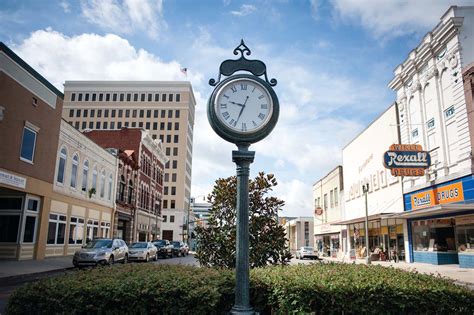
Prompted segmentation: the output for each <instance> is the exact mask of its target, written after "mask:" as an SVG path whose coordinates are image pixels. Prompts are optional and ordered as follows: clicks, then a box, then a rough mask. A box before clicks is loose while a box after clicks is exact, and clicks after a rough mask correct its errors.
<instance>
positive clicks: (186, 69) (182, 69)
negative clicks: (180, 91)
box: [181, 68, 188, 77]
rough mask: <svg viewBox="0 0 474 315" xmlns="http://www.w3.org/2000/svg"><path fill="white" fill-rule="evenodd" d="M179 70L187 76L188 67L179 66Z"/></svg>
mask: <svg viewBox="0 0 474 315" xmlns="http://www.w3.org/2000/svg"><path fill="white" fill-rule="evenodd" d="M181 72H182V73H183V74H184V75H185V76H186V77H187V76H188V68H181Z"/></svg>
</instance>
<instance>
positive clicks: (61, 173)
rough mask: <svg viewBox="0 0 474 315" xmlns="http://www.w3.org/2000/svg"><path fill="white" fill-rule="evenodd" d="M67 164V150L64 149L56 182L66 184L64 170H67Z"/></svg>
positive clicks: (60, 157) (60, 154)
mask: <svg viewBox="0 0 474 315" xmlns="http://www.w3.org/2000/svg"><path fill="white" fill-rule="evenodd" d="M66 162H67V151H66V148H62V149H61V153H59V165H58V177H57V178H56V181H57V182H58V183H61V184H64V169H65V168H66Z"/></svg>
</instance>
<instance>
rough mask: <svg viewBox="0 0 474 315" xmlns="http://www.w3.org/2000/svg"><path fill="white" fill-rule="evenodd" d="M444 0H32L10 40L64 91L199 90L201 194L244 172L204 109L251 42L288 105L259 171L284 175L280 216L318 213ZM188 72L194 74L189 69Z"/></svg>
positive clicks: (0, 12)
mask: <svg viewBox="0 0 474 315" xmlns="http://www.w3.org/2000/svg"><path fill="white" fill-rule="evenodd" d="M469 3H470V1H464V0H462V1H458V2H456V3H451V2H449V1H443V0H417V1H407V0H403V1H392V0H384V1H381V0H327V1H325V0H294V1H291V0H286V1H285V0H257V1H234V0H214V1H210V0H201V1H195V0H175V1H172V0H162V1H161V0H154V1H152V0H58V1H49V0H31V1H27V0H25V1H14V0H2V1H1V2H0V41H2V42H4V43H5V44H6V45H8V46H9V47H10V48H11V49H12V50H13V51H15V52H16V53H17V54H18V55H19V56H20V57H21V58H23V59H24V60H25V61H26V62H27V63H29V64H30V65H31V66H32V67H33V68H34V69H36V70H37V71H38V72H39V73H40V74H42V75H43V76H44V77H45V78H46V79H48V80H49V81H50V82H51V83H53V84H54V85H55V86H56V87H57V88H58V89H59V90H60V91H63V83H64V82H65V81H66V80H157V81H162V80H180V81H183V80H184V81H190V82H191V84H192V86H193V90H194V93H195V97H196V101H197V104H196V121H195V126H194V144H193V173H192V189H191V190H192V191H191V194H192V195H193V196H196V197H199V196H203V195H207V194H208V193H210V191H211V189H212V187H213V185H214V182H215V180H216V179H218V178H221V177H228V176H231V175H234V174H235V164H233V163H232V158H231V151H232V150H235V145H233V144H231V143H228V142H225V141H224V140H222V139H221V138H219V137H218V136H217V135H216V134H215V133H214V132H213V130H212V129H211V127H210V125H209V123H208V120H207V116H206V106H207V101H208V98H209V96H210V94H211V92H212V89H213V87H211V86H209V84H208V81H209V79H211V78H215V79H217V75H218V70H219V65H220V63H221V62H222V61H223V60H225V59H234V58H235V56H234V55H233V54H232V51H233V49H234V48H235V47H237V46H238V44H239V43H240V40H241V39H244V41H245V43H246V45H247V46H248V47H249V48H250V50H251V51H252V54H251V55H250V56H249V57H248V58H249V59H259V60H262V61H264V62H265V64H266V65H267V73H268V76H269V78H276V79H277V80H278V84H277V85H276V86H275V87H274V90H275V92H276V94H277V96H278V98H279V101H280V118H279V121H278V123H277V125H276V127H275V129H274V130H273V132H272V133H271V134H270V135H269V136H268V137H267V138H266V139H264V140H262V141H260V142H258V143H256V144H254V145H252V146H251V147H250V149H251V150H254V151H256V156H255V161H254V163H253V164H252V165H251V174H250V175H251V177H254V176H256V174H257V173H258V172H260V171H264V172H266V173H273V174H275V176H276V178H277V180H278V183H279V184H278V186H277V187H276V188H275V189H274V191H273V192H272V194H273V195H275V196H278V197H279V198H281V199H283V200H284V201H285V202H286V205H285V207H284V209H283V212H282V214H281V215H285V216H312V211H313V210H312V209H313V201H312V199H313V198H312V186H313V184H314V183H315V182H316V181H318V180H319V179H320V178H321V177H323V176H325V175H326V174H327V173H328V172H329V171H330V170H332V169H333V168H334V167H336V166H337V165H339V164H341V163H342V148H343V147H344V146H345V145H346V144H347V143H348V142H350V141H351V140H352V139H353V138H354V137H356V136H357V134H358V133H360V132H361V131H362V130H363V129H364V128H365V127H366V126H367V125H368V124H369V123H370V122H371V121H372V120H374V119H375V118H377V116H378V115H380V114H381V113H382V112H383V111H384V110H385V109H386V108H387V107H389V106H390V105H391V104H392V103H393V102H394V101H395V95H394V93H393V91H391V90H390V89H389V88H388V87H387V84H388V82H389V81H390V80H391V79H392V78H393V70H394V69H395V67H396V66H397V65H399V64H400V63H402V62H403V61H404V60H405V59H406V57H407V55H408V53H409V52H410V51H411V50H412V49H414V48H415V47H416V46H417V45H418V44H419V43H420V41H421V39H422V38H423V36H424V35H425V34H426V32H428V31H430V30H431V29H433V28H434V27H435V26H436V25H437V24H438V23H439V19H440V17H441V15H442V14H443V13H444V12H445V11H446V10H447V9H448V8H449V6H450V5H453V4H456V5H463V4H464V5H466V4H469ZM471 3H472V2H471ZM181 68H187V69H188V70H187V76H185V75H184V74H183V73H182V72H181V71H180V69H181Z"/></svg>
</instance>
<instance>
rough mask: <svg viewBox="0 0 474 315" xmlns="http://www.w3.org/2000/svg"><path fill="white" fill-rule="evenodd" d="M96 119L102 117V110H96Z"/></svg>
mask: <svg viewBox="0 0 474 315" xmlns="http://www.w3.org/2000/svg"><path fill="white" fill-rule="evenodd" d="M97 117H102V109H98V110H97Z"/></svg>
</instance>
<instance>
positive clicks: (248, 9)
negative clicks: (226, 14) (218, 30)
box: [230, 4, 257, 16]
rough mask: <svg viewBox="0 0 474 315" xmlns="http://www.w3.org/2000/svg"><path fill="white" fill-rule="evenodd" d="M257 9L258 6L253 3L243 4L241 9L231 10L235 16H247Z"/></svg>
mask: <svg viewBox="0 0 474 315" xmlns="http://www.w3.org/2000/svg"><path fill="white" fill-rule="evenodd" d="M256 11H257V7H256V6H254V5H252V4H242V5H241V6H240V9H239V10H235V11H230V14H232V15H235V16H246V15H249V14H252V13H254V12H256Z"/></svg>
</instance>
